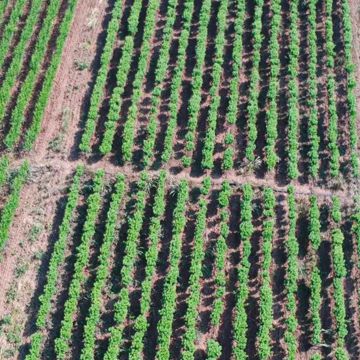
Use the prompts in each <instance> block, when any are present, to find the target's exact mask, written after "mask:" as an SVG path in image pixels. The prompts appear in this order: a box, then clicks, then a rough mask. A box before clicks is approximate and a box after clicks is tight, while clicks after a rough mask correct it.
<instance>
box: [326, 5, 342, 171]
mask: <svg viewBox="0 0 360 360" xmlns="http://www.w3.org/2000/svg"><path fill="white" fill-rule="evenodd" d="M325 8H326V21H325V32H326V34H325V35H326V36H325V40H326V43H325V44H326V58H327V70H328V74H327V92H328V107H329V110H328V111H329V128H328V148H329V151H330V176H331V177H334V178H336V177H337V176H338V175H339V171H340V151H339V147H338V136H339V135H338V120H339V118H338V114H337V109H336V94H335V92H336V81H335V74H334V67H335V44H334V29H333V21H332V10H333V2H332V1H331V0H326V2H325Z"/></svg>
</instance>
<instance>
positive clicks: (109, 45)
mask: <svg viewBox="0 0 360 360" xmlns="http://www.w3.org/2000/svg"><path fill="white" fill-rule="evenodd" d="M134 8H135V9H137V7H136V6H135V7H134ZM133 11H134V10H133ZM121 16H122V1H121V0H117V1H115V3H114V7H113V9H112V11H111V20H110V22H109V25H108V28H107V32H106V39H105V45H104V49H103V51H102V53H101V57H100V67H99V70H98V72H97V74H96V80H95V84H94V87H93V90H92V93H91V97H90V106H89V110H88V113H87V119H86V126H85V131H84V133H83V135H82V138H81V144H80V149H81V150H82V151H90V149H91V148H90V140H91V137H92V136H93V134H94V132H95V127H96V123H97V119H98V112H99V105H100V101H101V99H102V97H103V91H104V86H105V83H106V78H107V72H108V69H109V65H110V60H111V57H112V53H113V46H114V43H115V40H116V37H117V34H118V29H119V24H120V20H121Z"/></svg>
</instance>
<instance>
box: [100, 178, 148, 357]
mask: <svg viewBox="0 0 360 360" xmlns="http://www.w3.org/2000/svg"><path fill="white" fill-rule="evenodd" d="M147 185H148V176H147V174H146V173H142V174H141V178H140V180H139V182H138V185H137V187H138V191H137V194H136V197H137V199H136V204H135V211H134V214H133V216H132V217H131V219H130V220H129V231H128V234H127V237H126V240H125V249H124V259H123V263H122V268H121V270H120V278H121V283H120V286H121V289H120V291H119V294H118V298H117V302H116V304H115V312H114V325H113V326H112V328H111V329H110V339H109V344H108V347H107V350H106V353H105V355H104V359H105V360H111V359H116V358H117V357H118V355H119V352H120V346H121V343H122V336H123V330H124V321H125V319H126V317H127V314H128V310H129V306H130V299H129V287H130V286H131V285H132V283H133V281H134V279H133V267H134V264H135V261H136V256H137V252H138V249H137V247H138V242H139V235H140V230H141V228H142V225H143V221H144V211H145V201H146V197H147V192H148V186H147Z"/></svg>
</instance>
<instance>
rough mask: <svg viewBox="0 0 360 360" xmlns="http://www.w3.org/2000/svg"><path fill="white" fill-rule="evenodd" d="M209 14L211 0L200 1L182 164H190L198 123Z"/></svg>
mask: <svg viewBox="0 0 360 360" xmlns="http://www.w3.org/2000/svg"><path fill="white" fill-rule="evenodd" d="M210 15H211V1H210V0H205V1H204V2H203V3H202V6H201V11H200V19H199V32H198V36H197V43H196V49H195V59H196V64H195V66H194V69H193V72H192V82H191V97H190V100H189V106H188V114H189V119H188V124H187V130H186V135H185V152H186V155H184V156H183V159H182V162H183V165H184V166H190V165H191V156H189V155H188V154H189V153H192V151H194V149H195V132H196V129H197V124H198V115H199V111H200V104H201V89H202V85H203V66H204V61H205V55H206V45H207V36H208V26H209V22H210V17H211V16H210Z"/></svg>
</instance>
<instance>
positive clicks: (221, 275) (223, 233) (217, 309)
mask: <svg viewBox="0 0 360 360" xmlns="http://www.w3.org/2000/svg"><path fill="white" fill-rule="evenodd" d="M231 193H232V189H231V186H230V185H229V183H228V182H227V181H224V182H223V184H222V186H221V190H220V192H219V199H218V204H219V208H220V224H219V228H220V233H219V236H218V238H217V239H216V246H215V254H214V258H215V259H214V263H215V266H214V272H215V274H214V280H215V284H216V291H215V298H214V303H213V307H212V312H211V316H210V321H211V324H212V325H213V326H219V324H220V321H221V317H222V314H223V311H224V295H225V292H226V272H225V266H226V258H227V250H228V247H227V243H226V240H227V237H228V235H229V231H230V229H229V217H230V211H229V202H230V196H231ZM209 342H210V343H209ZM209 342H208V348H209V347H210V350H208V357H210V358H211V357H212V355H211V354H209V351H210V352H211V348H215V349H218V350H219V351H220V353H221V345H220V344H219V343H218V342H217V340H216V339H210V340H209ZM209 344H210V345H209ZM216 344H217V345H216ZM219 356H220V355H219Z"/></svg>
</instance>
